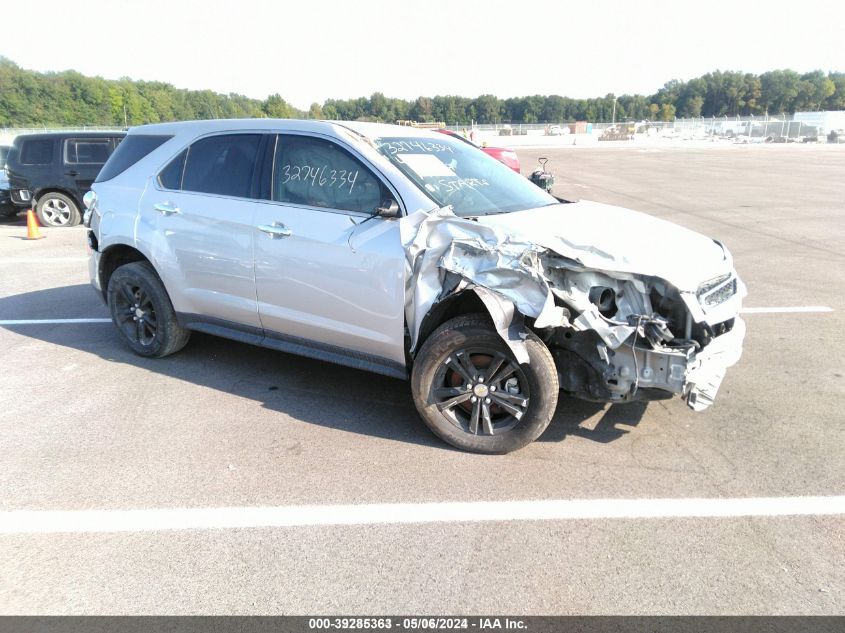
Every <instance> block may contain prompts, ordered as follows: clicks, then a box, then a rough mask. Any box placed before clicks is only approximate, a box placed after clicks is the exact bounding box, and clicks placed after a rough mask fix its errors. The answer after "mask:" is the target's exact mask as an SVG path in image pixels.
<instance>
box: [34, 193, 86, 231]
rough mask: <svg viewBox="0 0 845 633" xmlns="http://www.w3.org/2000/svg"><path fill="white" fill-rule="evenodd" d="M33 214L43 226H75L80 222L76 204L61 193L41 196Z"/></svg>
mask: <svg viewBox="0 0 845 633" xmlns="http://www.w3.org/2000/svg"><path fill="white" fill-rule="evenodd" d="M35 213H36V215H37V216H38V221H39V222H41V224H42V225H44V226H76V225H77V224H79V223H80V222H81V220H82V218H81V216H80V215H79V209H78V208H77V207H76V203H75V202H74V201H73V200H71V199H70V198H68V197H67V196H66V195H64V194H61V193H45V194H44V195H43V196H41V197H40V198H39V199H38V205H37V206H36V207H35Z"/></svg>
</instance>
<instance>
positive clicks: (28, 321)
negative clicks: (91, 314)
mask: <svg viewBox="0 0 845 633" xmlns="http://www.w3.org/2000/svg"><path fill="white" fill-rule="evenodd" d="M62 323H111V319H6V320H0V325H53V324H62Z"/></svg>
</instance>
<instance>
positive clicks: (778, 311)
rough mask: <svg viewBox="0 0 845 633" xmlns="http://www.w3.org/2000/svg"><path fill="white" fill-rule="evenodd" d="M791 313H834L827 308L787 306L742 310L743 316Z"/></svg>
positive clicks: (831, 309)
mask: <svg viewBox="0 0 845 633" xmlns="http://www.w3.org/2000/svg"><path fill="white" fill-rule="evenodd" d="M790 312H833V308H828V307H827V306H786V307H782V308H742V309H740V313H741V314H781V313H790Z"/></svg>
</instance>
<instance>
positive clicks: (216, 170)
mask: <svg viewBox="0 0 845 633" xmlns="http://www.w3.org/2000/svg"><path fill="white" fill-rule="evenodd" d="M260 142H261V135H260V134H226V135H222V136H210V137H208V138H204V139H200V140H199V141H197V142H196V143H194V144H193V145H191V146H190V148H188V156H187V159H186V161H185V170H184V175H183V176H182V189H183V190H184V191H198V192H201V193H212V194H217V195H222V196H236V197H239V198H250V197H256V196H254V195H253V193H252V190H253V182H254V174H255V165H256V158H257V155H258V145H259V143H260Z"/></svg>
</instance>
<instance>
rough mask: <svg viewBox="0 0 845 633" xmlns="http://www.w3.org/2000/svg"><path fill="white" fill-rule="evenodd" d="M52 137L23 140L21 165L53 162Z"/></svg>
mask: <svg viewBox="0 0 845 633" xmlns="http://www.w3.org/2000/svg"><path fill="white" fill-rule="evenodd" d="M53 145H54V143H53V139H51V138H44V139H37V140H31V141H24V142H23V146H22V147H21V165H49V164H50V163H52V162H53Z"/></svg>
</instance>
